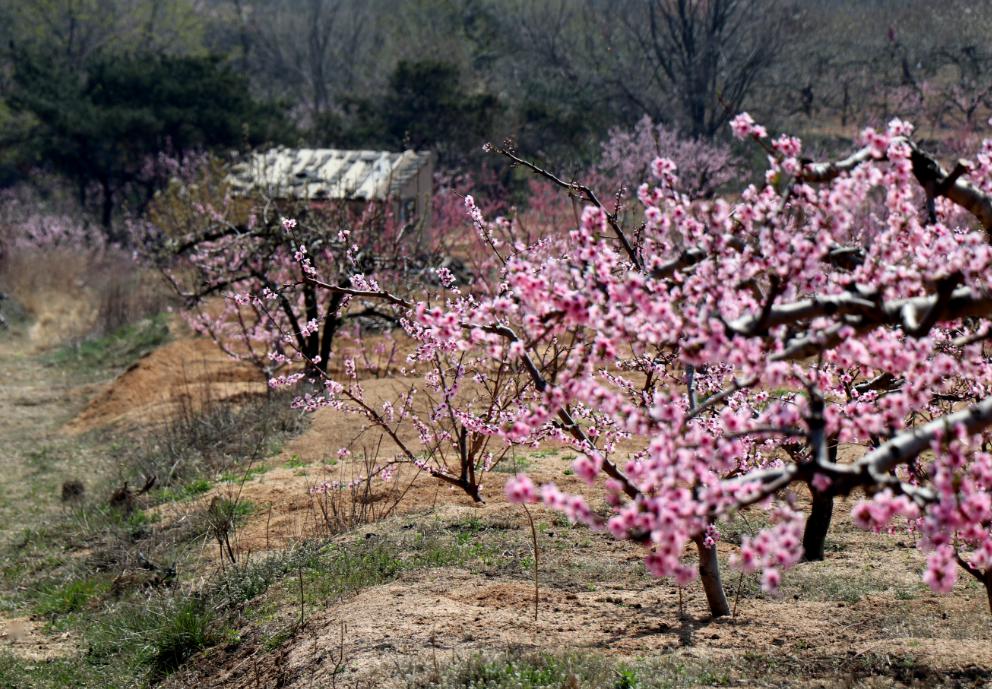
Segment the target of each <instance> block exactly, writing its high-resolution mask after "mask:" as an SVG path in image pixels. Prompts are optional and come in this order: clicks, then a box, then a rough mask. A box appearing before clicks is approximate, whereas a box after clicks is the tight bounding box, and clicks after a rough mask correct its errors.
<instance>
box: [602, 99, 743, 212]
mask: <svg viewBox="0 0 992 689" xmlns="http://www.w3.org/2000/svg"><path fill="white" fill-rule="evenodd" d="M659 157H663V158H667V159H669V160H671V161H672V162H673V163H675V166H676V167H677V168H678V171H679V180H680V188H681V190H682V191H684V192H685V193H687V194H689V195H690V196H691V197H692V198H694V199H701V198H711V197H712V196H713V195H714V194H716V193H717V191H719V190H720V189H721V188H722V187H724V186H725V185H726V184H727V183H728V182H730V181H732V180H735V179H738V178H739V177H740V176H741V173H742V172H743V170H742V167H741V164H740V162H739V161H737V160H736V159H735V158H734V155H733V153H732V152H731V151H730V147H729V146H726V145H724V144H721V143H718V142H714V141H706V140H703V139H692V138H689V137H688V136H684V135H682V134H680V133H679V132H678V131H677V130H675V129H672V128H670V127H667V126H665V125H663V124H656V123H655V122H653V121H652V120H651V118H650V117H648V116H647V115H645V116H644V117H643V118H641V119H640V120H639V121H638V122H637V124H636V125H634V127H633V128H632V129H623V128H620V127H615V128H613V129H611V130H610V132H609V135H608V137H607V139H606V141H604V142H603V144H602V146H601V151H600V159H599V161H598V162H597V163H596V165H595V166H594V167H593V169H592V170H591V171H590V172H591V174H590V175H589V180H588V183H589V186H593V187H596V188H599V189H600V190H602V191H603V192H604V193H613V192H615V191H616V190H617V189H619V188H620V187H626V188H627V189H628V190H630V191H633V190H635V189H636V188H637V187H638V186H639V185H640V184H641V182H642V181H643V180H645V179H647V178H648V177H649V176H650V174H651V164H652V163H653V162H654V160H655V159H656V158H659Z"/></svg>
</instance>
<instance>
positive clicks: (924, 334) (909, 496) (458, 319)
mask: <svg viewBox="0 0 992 689" xmlns="http://www.w3.org/2000/svg"><path fill="white" fill-rule="evenodd" d="M732 128H733V131H734V134H735V135H736V136H737V137H739V138H741V139H748V140H752V141H754V142H756V143H757V144H759V145H761V146H762V147H764V149H765V150H766V152H767V155H768V169H767V172H766V173H765V175H764V177H763V179H762V181H761V183H760V184H752V185H749V186H747V187H746V188H744V189H743V190H742V191H741V192H740V194H739V195H738V196H736V197H733V198H717V199H713V200H697V199H693V198H691V197H689V196H688V195H686V194H685V193H683V191H681V187H680V184H679V178H678V170H677V169H676V166H675V165H674V163H672V162H671V161H670V160H668V159H665V158H658V159H657V160H655V161H654V163H653V165H652V173H653V180H652V181H651V182H650V183H646V184H643V185H641V186H640V187H639V188H638V190H637V198H638V201H639V203H640V204H641V206H642V208H643V211H642V217H643V222H641V223H640V224H639V225H638V226H636V227H633V228H631V227H624V226H623V225H622V224H621V222H620V221H619V219H618V218H619V214H618V208H619V205H620V204H619V201H616V202H614V203H612V207H611V206H610V204H606V203H603V202H601V201H600V199H599V198H598V197H597V195H596V194H595V193H594V192H593V191H592V190H591V189H589V188H588V187H585V186H582V185H579V184H576V183H573V182H568V181H564V180H562V179H559V178H558V177H556V176H555V175H554V174H552V173H550V172H548V171H546V170H544V169H542V168H539V167H537V166H536V165H533V164H531V163H529V162H527V161H525V160H524V159H522V158H520V157H519V156H518V155H517V154H516V153H515V152H514V151H513V150H511V149H509V148H496V147H490V150H493V151H495V152H496V153H499V154H502V155H504V156H506V157H507V158H509V159H510V160H511V161H512V162H513V163H514V164H518V165H523V166H526V167H529V168H530V169H531V170H532V171H534V172H535V173H536V174H537V175H539V176H540V177H543V178H544V179H545V180H547V181H550V182H551V183H553V184H555V185H557V186H559V187H560V188H561V189H563V190H564V191H565V192H566V193H568V194H570V195H572V196H573V197H575V198H578V199H581V200H582V201H583V202H584V204H585V208H584V211H583V212H582V213H581V218H580V222H578V223H577V226H576V227H574V228H573V229H571V230H570V231H569V232H568V233H567V234H565V235H562V236H548V237H544V238H542V239H540V240H538V241H536V242H532V243H528V244H523V243H516V244H512V243H511V244H503V245H502V246H498V245H497V241H496V238H495V236H494V234H493V226H494V225H498V223H489V222H487V221H486V220H485V219H484V218H483V217H482V216H481V213H479V212H478V209H477V208H475V206H474V204H473V202H472V200H471V197H469V198H468V199H466V202H467V205H468V210H469V213H470V215H471V216H472V218H473V222H474V224H475V227H476V230H477V231H478V232H479V234H480V236H482V237H483V238H484V239H485V240H486V243H487V244H489V245H490V246H491V247H493V248H494V249H496V248H497V247H498V248H499V249H500V254H499V255H500V262H499V265H500V283H499V289H498V290H497V291H495V292H494V293H492V294H489V295H485V296H481V297H476V296H474V295H471V294H463V293H460V292H459V291H456V290H454V289H442V290H440V291H439V293H437V294H432V295H416V294H413V295H409V296H397V295H396V294H395V293H393V292H389V291H387V290H383V289H381V288H380V287H379V286H378V285H377V284H375V283H374V282H372V281H369V280H367V279H365V278H363V277H361V276H356V277H354V278H353V279H352V282H351V284H350V285H349V286H347V287H343V286H341V285H340V284H336V283H330V282H326V281H323V280H321V279H320V276H319V275H317V274H316V271H315V270H314V269H313V267H312V266H309V264H308V263H307V262H306V259H305V258H304V260H303V265H304V268H303V270H304V272H305V273H306V276H307V277H306V282H307V283H308V284H312V285H316V286H318V287H320V288H321V289H324V290H327V291H328V292H330V293H337V294H342V295H345V296H347V297H349V298H351V299H360V300H370V301H376V302H379V303H385V304H389V305H390V307H391V308H393V309H395V310H396V311H397V312H398V317H399V318H401V319H402V323H403V327H404V328H405V329H406V331H407V332H408V333H409V334H410V335H411V336H412V337H413V338H414V339H415V340H416V342H417V348H416V351H415V352H414V354H412V355H411V357H410V363H411V366H413V365H415V364H417V363H418V362H419V363H421V364H431V366H433V368H432V371H433V372H430V371H429V372H428V373H427V374H426V375H428V378H426V380H428V381H429V385H433V386H434V387H433V390H434V391H435V393H436V396H435V398H434V403H433V404H432V405H431V407H430V412H429V416H430V418H434V419H437V418H446V417H450V418H452V419H455V420H456V421H457V423H460V424H461V427H462V428H465V429H468V431H470V432H471V433H472V434H474V435H473V436H472V437H474V438H476V440H475V441H473V442H478V440H477V439H478V438H481V437H484V436H488V437H492V438H496V439H498V440H500V441H501V442H504V443H509V444H510V445H514V444H532V443H534V442H536V441H537V440H548V439H556V440H558V441H560V442H564V443H568V444H569V445H570V446H572V447H574V448H575V449H576V450H577V451H578V453H579V455H578V458H577V459H576V460H575V464H574V469H575V472H576V474H577V475H578V476H579V477H581V478H582V479H583V480H584V481H586V482H587V483H588V484H589V485H590V486H591V487H594V488H599V489H601V491H602V495H603V496H604V498H605V507H604V508H603V509H599V508H595V507H594V505H593V504H590V503H589V502H588V501H587V499H586V498H585V497H583V495H573V494H566V493H564V492H563V491H561V490H559V489H558V488H557V487H556V486H554V485H553V484H544V485H540V486H538V485H535V483H534V482H533V481H532V480H531V479H530V478H528V477H527V476H525V475H517V476H515V477H514V478H512V479H511V480H510V481H508V482H507V484H506V494H507V496H508V498H509V499H510V500H511V501H513V502H519V503H525V504H526V503H537V502H541V503H543V504H545V505H547V506H548V507H550V508H553V509H556V510H561V511H563V512H565V513H566V514H567V515H568V516H569V518H571V519H572V520H574V521H579V522H583V523H586V524H588V525H589V526H591V527H593V528H597V529H604V530H607V531H609V532H610V533H611V534H613V535H614V536H615V537H617V538H624V539H631V540H633V541H636V542H638V543H641V544H643V545H644V546H645V548H646V551H647V553H646V556H645V562H646V565H647V568H648V569H649V570H650V571H651V572H652V573H653V574H656V575H658V576H663V577H672V578H674V579H675V580H676V581H678V582H679V583H682V584H684V583H687V582H688V581H689V580H691V579H692V578H693V577H694V576H695V575H696V573H697V571H698V573H699V575H700V576H701V580H702V584H703V588H704V591H705V593H706V597H707V601H708V604H709V607H710V611H711V613H712V614H713V615H714V616H719V615H724V614H727V613H729V606H728V604H727V600H726V596H725V594H724V590H723V586H722V585H721V581H720V572H719V564H718V559H717V557H716V541H718V540H719V528H720V522H721V520H724V519H726V518H728V517H729V516H731V515H733V514H734V513H735V512H737V511H739V510H741V509H743V508H745V507H749V506H753V507H755V508H757V509H763V510H766V511H767V512H768V514H769V517H770V519H769V525H768V526H767V527H766V528H764V529H763V530H761V531H760V532H758V533H757V534H755V535H753V536H752V537H747V538H744V539H743V542H742V544H741V547H740V549H739V551H737V552H736V553H735V554H734V556H733V558H732V564H733V565H734V566H736V567H739V568H741V569H742V570H743V571H745V572H760V575H761V580H762V584H763V586H764V588H766V589H767V590H773V589H775V588H776V587H777V586H778V585H779V583H780V580H781V576H782V573H783V572H784V571H785V570H786V569H788V568H790V567H792V566H794V565H796V564H797V563H799V562H800V561H802V560H803V559H807V560H815V559H821V558H823V554H824V541H825V539H826V537H827V533H828V529H829V525H830V521H831V516H832V510H833V505H834V501H835V500H836V499H837V498H838V497H842V496H847V495H850V494H852V493H856V492H857V493H858V494H859V495H861V496H862V498H861V499H860V500H859V502H857V503H856V505H855V506H854V508H853V518H854V521H855V523H856V524H858V525H859V526H861V527H863V528H865V529H868V530H871V531H874V532H885V531H889V530H891V529H894V528H897V520H902V521H904V522H905V524H906V525H907V526H908V528H910V529H912V530H913V531H914V532H915V533H916V534H917V535H918V542H919V546H920V548H921V549H922V550H923V551H924V552H925V553H926V554H927V557H926V569H925V573H924V579H925V580H926V582H927V583H928V584H929V585H930V586H931V587H932V588H933V589H934V590H936V591H947V590H949V589H950V588H951V587H952V586H953V585H954V583H955V580H956V578H957V576H958V572H959V570H963V571H964V572H966V573H968V574H969V575H971V576H973V577H975V578H977V579H978V580H980V581H981V582H982V583H983V584H984V586H985V588H986V590H987V591H988V595H989V604H990V607H992V452H990V447H989V443H990V440H992V433H989V431H988V428H989V426H990V425H992V390H990V385H992V366H990V361H989V355H988V339H989V338H990V337H992V329H990V322H989V316H990V314H992V290H990V287H992V285H990V277H992V273H990V261H992V247H990V232H992V142H986V143H985V145H984V146H983V148H982V150H981V151H980V152H978V153H977V155H976V156H975V158H974V159H973V160H970V161H964V160H962V161H959V162H958V163H957V164H955V166H954V167H953V168H952V169H951V170H950V171H948V170H946V169H945V168H943V167H942V166H941V165H940V164H939V162H938V161H937V160H935V159H934V158H933V157H932V156H930V155H928V154H927V153H926V152H925V151H923V150H922V149H921V148H920V147H919V146H918V145H917V144H915V143H914V141H913V139H912V128H911V126H910V125H908V124H907V123H905V122H902V121H898V120H896V121H893V122H891V123H890V124H889V126H888V128H887V130H885V131H874V130H870V129H869V130H866V131H865V132H864V135H863V138H864V147H863V148H862V149H861V150H859V151H857V152H856V153H854V154H853V155H851V156H850V157H848V158H846V159H844V160H840V161H836V162H822V163H816V162H811V161H809V160H806V159H804V158H803V157H802V145H801V142H800V141H799V140H798V139H795V138H793V137H789V136H780V137H778V138H774V139H773V138H771V137H770V136H769V135H768V133H767V132H766V131H765V129H764V128H762V127H761V126H760V125H757V124H755V123H754V122H753V120H752V119H751V118H750V117H749V116H747V115H746V114H743V115H740V116H738V117H737V118H736V119H735V120H734V121H733V124H732ZM445 287H446V288H450V287H452V285H450V284H446V285H445ZM438 361H443V362H444V364H443V365H442V366H441V367H440V368H441V369H444V370H446V371H458V372H459V375H454V376H449V377H446V378H444V379H443V380H441V378H442V376H441V371H440V370H439V369H438V367H437V363H436V362H438ZM463 362H470V363H469V364H465V363H463ZM459 367H463V368H459ZM494 371H499V372H502V374H501V375H503V376H504V378H503V380H504V381H505V385H504V386H502V387H498V389H497V388H496V387H493V388H491V389H484V385H483V384H481V383H479V381H480V380H482V381H486V380H492V376H493V375H494V374H493V372H494ZM470 378H474V379H475V384H476V386H477V387H475V388H474V393H473V394H472V395H470V399H471V401H470V402H469V403H468V407H467V408H468V409H471V410H474V411H466V408H464V407H463V408H459V407H458V405H457V404H455V403H453V400H454V395H453V394H451V390H452V382H451V381H466V380H468V379H470ZM439 381H440V382H439ZM349 385H353V383H349V382H348V381H344V382H338V381H331V380H327V381H326V384H325V389H324V391H323V392H321V393H320V394H317V395H311V396H309V397H306V398H303V399H302V401H301V404H304V405H305V406H308V407H311V408H316V407H318V406H323V405H332V406H334V405H338V406H342V405H345V404H347V403H349V402H350V403H352V404H359V405H360V404H361V401H360V400H361V393H360V392H358V393H356V392H355V389H354V388H352V389H349ZM480 385H481V386H482V387H478V386H480ZM356 398H357V399H356ZM487 404H489V405H492V406H493V407H494V408H495V409H498V411H497V412H492V413H488V412H487V413H480V411H479V410H482V409H487V407H486V405H487ZM378 413H379V412H378V411H375V410H373V411H372V412H368V411H366V415H367V416H369V417H370V418H373V417H374V415H375V414H378ZM408 413H409V412H408ZM392 418H397V417H396V416H393V417H392ZM456 427H457V424H456V425H455V426H452V429H453V428H456ZM452 429H447V430H445V431H440V432H439V433H438V434H436V435H433V436H430V434H424V433H423V432H422V433H421V442H422V443H424V444H429V443H434V444H435V445H437V446H442V445H445V444H446V445H447V446H449V447H450V448H453V449H456V450H457V448H458V447H460V446H463V445H464V443H465V435H464V434H462V433H456V432H452ZM428 436H430V437H428ZM464 456H465V455H464V453H463V454H462V457H464ZM418 457H420V455H419V454H418V453H417V452H414V451H412V450H411V451H409V452H407V459H408V460H409V461H420V462H422V460H421V459H418ZM461 466H462V467H463V469H462V471H467V469H464V466H465V464H464V461H463V462H462V464H461ZM472 466H473V467H479V466H481V465H480V464H479V463H478V461H477V460H475V463H473V464H472ZM429 468H430V469H431V470H432V472H433V473H435V475H438V476H439V477H442V475H443V474H446V472H447V471H448V470H447V469H445V468H442V467H440V466H439V465H434V466H431V467H429ZM483 468H484V467H483ZM457 478H458V477H457V476H456V475H454V474H452V475H450V476H449V477H448V478H447V479H445V480H449V481H451V482H456V481H457ZM463 487H464V486H463ZM797 489H799V490H797ZM807 493H808V495H809V496H810V501H809V506H808V507H806V502H805V501H804V500H802V499H800V498H799V497H798V496H800V495H803V494H807ZM587 494H588V493H587ZM690 544H692V545H694V549H695V551H696V562H695V564H693V563H692V559H691V557H690V556H689V555H688V554H687V549H689V547H690Z"/></svg>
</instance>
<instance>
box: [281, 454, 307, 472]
mask: <svg viewBox="0 0 992 689" xmlns="http://www.w3.org/2000/svg"><path fill="white" fill-rule="evenodd" d="M309 464H310V462H307V461H305V460H304V459H303V458H302V457H300V456H299V455H293V456H292V457H290V458H289V461H287V462H286V468H287V469H302V468H303V467H305V466H308V465H309Z"/></svg>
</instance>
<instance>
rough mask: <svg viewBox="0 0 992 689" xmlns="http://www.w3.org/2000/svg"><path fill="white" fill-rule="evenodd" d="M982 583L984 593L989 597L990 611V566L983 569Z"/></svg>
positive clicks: (991, 600) (991, 591) (991, 601)
mask: <svg viewBox="0 0 992 689" xmlns="http://www.w3.org/2000/svg"><path fill="white" fill-rule="evenodd" d="M982 583H983V584H985V595H986V596H987V597H988V599H989V612H990V613H992V568H989V569H987V570H985V575H984V576H983V577H982Z"/></svg>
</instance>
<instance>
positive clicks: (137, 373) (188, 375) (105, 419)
mask: <svg viewBox="0 0 992 689" xmlns="http://www.w3.org/2000/svg"><path fill="white" fill-rule="evenodd" d="M264 392H265V384H264V383H263V382H262V380H261V377H260V375H259V373H258V371H257V370H256V369H255V368H253V367H252V366H250V365H249V364H245V363H240V362H237V361H234V360H233V359H231V358H230V357H228V356H227V355H226V354H224V353H223V352H222V351H220V350H219V349H218V348H217V346H216V345H215V344H214V343H213V342H211V341H210V340H207V339H202V338H184V339H177V340H175V341H173V342H170V343H168V344H166V345H164V346H162V347H160V348H158V349H156V350H155V351H153V352H151V353H149V354H147V355H146V356H144V357H142V358H141V359H139V360H138V361H137V362H135V363H134V364H133V365H131V366H130V367H129V368H128V369H127V370H126V371H124V372H123V373H122V374H120V376H118V377H117V378H116V379H115V380H113V381H112V382H111V383H109V384H108V385H106V386H105V387H104V389H103V390H102V391H101V392H99V393H98V394H97V395H96V396H95V397H94V398H93V399H92V400H91V401H90V403H89V404H88V405H87V406H86V408H85V409H83V411H82V412H81V413H80V414H79V416H77V417H76V418H75V419H73V420H72V422H71V423H69V424H68V425H67V426H66V430H68V431H69V432H75V433H80V432H85V431H90V430H93V429H94V428H100V427H104V426H111V425H149V424H155V423H160V422H163V421H166V420H168V419H170V418H172V417H174V416H176V415H177V414H180V413H186V412H190V411H191V412H194V413H195V412H197V411H198V410H200V409H202V408H203V407H204V406H206V405H208V404H210V403H211V402H219V401H224V400H230V399H232V398H237V397H239V396H242V395H249V394H258V393H264Z"/></svg>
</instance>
